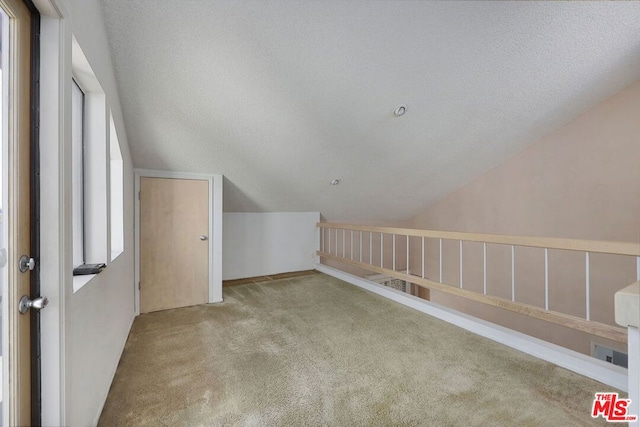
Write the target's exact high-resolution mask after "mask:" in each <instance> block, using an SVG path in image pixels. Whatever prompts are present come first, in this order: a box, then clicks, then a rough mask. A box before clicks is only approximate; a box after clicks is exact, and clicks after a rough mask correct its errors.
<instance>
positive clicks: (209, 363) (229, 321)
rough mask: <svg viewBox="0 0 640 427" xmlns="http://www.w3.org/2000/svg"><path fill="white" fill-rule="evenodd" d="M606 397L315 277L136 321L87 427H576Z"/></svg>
mask: <svg viewBox="0 0 640 427" xmlns="http://www.w3.org/2000/svg"><path fill="white" fill-rule="evenodd" d="M598 391H616V390H613V389H611V388H610V387H607V386H605V385H603V384H601V383H598V382H596V381H593V380H590V379H588V378H585V377H583V376H581V375H578V374H575V373H573V372H570V371H568V370H565V369H562V368H559V367H557V366H555V365H553V364H550V363H547V362H544V361H541V360H538V359H535V358H533V357H531V356H528V355H526V354H524V353H521V352H519V351H516V350H513V349H511V348H509V347H506V346H504V345H501V344H498V343H495V342H493V341H490V340H487V339H485V338H482V337H479V336H477V335H474V334H472V333H470V332H467V331H465V330H463V329H460V328H458V327H456V326H453V325H450V324H448V323H446V322H443V321H440V320H438V319H434V318H432V317H429V316H427V315H425V314H422V313H419V312H417V311H414V310H412V309H410V308H407V307H404V306H402V305H400V304H397V303H394V302H392V301H389V300H387V299H384V298H382V297H379V296H377V295H374V294H371V293H369V292H367V291H364V290H362V289H360V288H357V287H355V286H352V285H350V284H347V283H345V282H342V281H340V280H337V279H334V278H332V277H329V276H326V275H324V274H314V275H311V276H306V277H298V278H291V279H283V280H276V281H270V282H265V283H250V284H246V285H237V286H233V287H230V288H225V295H224V302H223V303H220V304H215V305H202V306H195V307H188V308H180V309H174V310H166V311H161V312H156V313H151V314H145V315H142V316H139V317H138V318H136V320H135V322H134V324H133V328H132V330H131V333H130V335H129V339H128V341H127V344H126V347H125V350H124V353H123V355H122V359H121V361H120V365H119V366H118V370H117V372H116V375H115V378H114V381H113V384H112V386H111V390H110V392H109V396H108V398H107V401H106V404H105V407H104V410H103V412H102V415H101V418H100V422H99V425H100V426H223V425H240V426H316V425H318V426H319V425H322V426H388V425H393V426H458V425H460V426H462V425H465V426H516V425H517V426H573V425H575V426H584V425H603V424H605V423H604V420H603V419H602V418H599V419H595V420H594V419H592V418H591V416H590V410H591V404H592V401H593V397H594V393H595V392H598Z"/></svg>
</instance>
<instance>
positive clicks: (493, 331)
mask: <svg viewBox="0 0 640 427" xmlns="http://www.w3.org/2000/svg"><path fill="white" fill-rule="evenodd" d="M316 270H318V271H320V272H322V273H325V274H327V275H329V276H333V277H335V278H337V279H340V280H343V281H345V282H348V283H351V284H352V285H355V286H358V287H360V288H363V289H366V290H368V291H370V292H373V293H375V294H378V295H381V296H383V297H385V298H389V299H390V300H393V301H395V302H398V303H400V304H402V305H405V306H407V307H411V308H413V309H415V310H418V311H420V312H422V313H425V314H428V315H430V316H433V317H436V318H438V319H441V320H444V321H445V322H448V323H451V324H453V325H456V326H459V327H461V328H463V329H466V330H468V331H470V332H473V333H474V334H478V335H480V336H483V337H485V338H489V339H490V340H493V341H496V342H499V343H501V344H504V345H506V346H509V347H511V348H514V349H516V350H520V351H522V352H523V353H527V354H529V355H531V356H534V357H537V358H539V359H542V360H545V361H547V362H551V363H553V364H555V365H558V366H560V367H562V368H565V369H568V370H570V371H573V372H576V373H578V374H580V375H584V376H585V377H588V378H591V379H594V380H596V381H600V382H601V383H603V384H606V385H608V386H611V387H614V388H617V389H618V390H622V391H625V392H628V391H629V390H628V388H629V384H628V373H627V369H625V368H622V367H620V366H616V365H612V364H611V363H607V362H603V361H601V360H598V359H594V358H593V357H589V356H587V355H584V354H582V353H578V352H576V351H573V350H569V349H567V348H564V347H561V346H559V345H555V344H551V343H549V342H547V341H543V340H541V339H538V338H534V337H532V336H529V335H526V334H523V333H521V332H517V331H514V330H512V329H508V328H505V327H503V326H500V325H496V324H494V323H491V322H487V321H485V320H482V319H478V318H476V317H473V316H469V315H467V314H464V313H461V312H459V311H456V310H453V309H450V308H447V307H443V306H441V305H438V304H435V303H432V302H430V301H426V300H424V299H422V298H418V297H416V296H413V295H409V294H406V293H404V292H400V291H396V290H395V289H391V288H387V287H386V286H382V285H378V284H376V283H373V282H370V281H368V280H365V279H363V278H361V277H357V276H354V275H352V274H349V273H345V272H343V271H340V270H337V269H335V268H331V267H328V266H326V265H323V264H316Z"/></svg>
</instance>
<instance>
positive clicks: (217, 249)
mask: <svg viewBox="0 0 640 427" xmlns="http://www.w3.org/2000/svg"><path fill="white" fill-rule="evenodd" d="M134 175H135V177H134V178H135V191H134V193H133V194H134V199H135V200H134V204H135V223H134V228H135V283H134V286H133V288H134V298H135V315H136V316H138V315H140V289H139V288H138V283H140V199H139V197H138V194H139V192H140V178H141V177H149V178H173V179H196V180H203V181H208V182H209V236H210V238H209V301H208V302H209V304H211V303H216V302H222V175H206V174H195V173H182V172H169V171H156V170H148V169H134Z"/></svg>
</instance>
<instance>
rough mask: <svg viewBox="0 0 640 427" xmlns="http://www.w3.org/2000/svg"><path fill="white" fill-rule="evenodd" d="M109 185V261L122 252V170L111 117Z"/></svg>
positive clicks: (118, 146)
mask: <svg viewBox="0 0 640 427" xmlns="http://www.w3.org/2000/svg"><path fill="white" fill-rule="evenodd" d="M109 161H110V170H109V173H110V175H109V183H110V191H109V193H110V195H111V199H110V202H111V261H113V260H114V259H116V258H117V257H118V255H120V254H121V253H122V252H123V251H124V175H123V174H124V169H123V167H122V152H121V151H120V141H119V140H118V133H117V131H116V126H115V123H114V122H113V116H110V130H109Z"/></svg>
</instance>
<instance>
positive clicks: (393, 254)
mask: <svg viewBox="0 0 640 427" xmlns="http://www.w3.org/2000/svg"><path fill="white" fill-rule="evenodd" d="M391 237H392V238H393V242H391V252H392V254H391V255H392V259H393V263H392V264H391V266H392V268H391V269H392V270H393V271H396V235H395V234H392V235H391Z"/></svg>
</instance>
